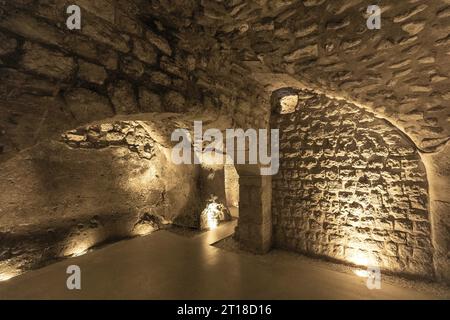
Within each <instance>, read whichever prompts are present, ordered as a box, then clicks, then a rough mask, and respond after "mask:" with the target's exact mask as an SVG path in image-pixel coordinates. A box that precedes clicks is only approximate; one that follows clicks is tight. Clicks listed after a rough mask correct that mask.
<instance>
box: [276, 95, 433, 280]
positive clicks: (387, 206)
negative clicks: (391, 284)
mask: <svg viewBox="0 0 450 320" xmlns="http://www.w3.org/2000/svg"><path fill="white" fill-rule="evenodd" d="M298 95H299V104H298V106H297V110H296V111H295V112H294V113H289V114H281V115H275V116H274V117H273V119H272V121H273V123H272V126H273V127H276V128H279V129H280V135H281V137H280V158H281V159H280V172H279V174H278V175H277V176H275V177H274V180H273V197H272V199H273V204H272V210H273V219H274V222H273V223H274V242H275V245H276V246H277V247H282V248H288V249H293V250H296V251H299V252H305V253H308V254H313V255H320V256H326V257H329V258H333V259H337V260H343V261H347V262H351V263H354V264H361V265H367V264H369V265H374V264H377V265H379V266H380V267H381V268H382V269H384V270H388V271H393V272H398V273H405V274H414V275H420V276H424V277H432V275H433V272H434V271H433V248H432V244H431V228H430V217H429V200H428V182H427V176H426V171H425V167H424V165H423V163H422V161H421V158H420V156H419V154H418V151H417V149H416V148H415V146H414V144H413V143H412V142H411V141H410V140H408V139H407V138H406V137H405V135H404V134H403V133H402V132H401V131H400V130H398V129H397V128H395V127H394V126H392V125H391V124H390V123H388V122H386V121H385V120H383V119H380V118H377V117H375V116H374V115H373V114H372V113H370V112H367V111H365V110H363V109H361V108H359V107H357V106H355V105H352V104H349V103H346V102H345V101H339V100H333V99H329V98H327V97H326V96H324V95H318V94H315V93H313V92H312V91H311V92H309V91H300V92H299V94H298Z"/></svg>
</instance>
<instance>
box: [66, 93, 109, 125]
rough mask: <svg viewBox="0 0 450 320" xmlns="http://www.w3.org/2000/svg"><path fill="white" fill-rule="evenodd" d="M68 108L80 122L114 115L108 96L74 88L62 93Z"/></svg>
mask: <svg viewBox="0 0 450 320" xmlns="http://www.w3.org/2000/svg"><path fill="white" fill-rule="evenodd" d="M64 98H65V100H66V103H67V105H68V107H69V110H70V111H71V113H72V114H73V116H74V117H75V119H77V120H78V121H79V122H80V123H87V122H91V121H94V120H100V119H105V118H109V117H111V116H113V115H114V112H113V110H112V108H111V105H110V103H109V101H108V98H106V97H104V96H101V95H99V94H98V93H95V92H93V91H90V90H87V89H83V88H76V89H72V90H70V91H68V92H66V94H65V95H64Z"/></svg>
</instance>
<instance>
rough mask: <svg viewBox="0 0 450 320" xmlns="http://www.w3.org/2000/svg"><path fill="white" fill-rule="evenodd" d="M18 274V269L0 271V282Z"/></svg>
mask: <svg viewBox="0 0 450 320" xmlns="http://www.w3.org/2000/svg"><path fill="white" fill-rule="evenodd" d="M19 274H20V272H19V271H7V272H2V273H0V282H3V281H8V280H9V279H12V278H14V277H17V276H18V275H19Z"/></svg>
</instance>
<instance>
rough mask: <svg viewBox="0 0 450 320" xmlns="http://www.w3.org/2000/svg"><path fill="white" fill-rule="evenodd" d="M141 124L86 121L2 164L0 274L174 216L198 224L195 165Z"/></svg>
mask: <svg viewBox="0 0 450 320" xmlns="http://www.w3.org/2000/svg"><path fill="white" fill-rule="evenodd" d="M145 125H149V123H148V122H136V121H114V122H103V123H99V124H95V125H89V126H87V127H82V128H79V129H76V130H71V131H69V132H67V133H65V134H64V135H63V136H62V142H57V141H53V142H50V143H42V144H40V145H38V146H36V147H34V148H31V149H28V150H26V151H23V152H22V153H20V155H19V156H16V157H14V158H12V159H10V160H7V161H6V162H4V164H3V165H2V170H1V173H0V188H1V190H2V192H1V193H0V203H1V204H2V206H1V208H0V240H1V241H0V276H2V277H3V276H4V275H8V274H18V273H21V272H23V271H25V270H28V269H30V268H35V267H39V266H41V265H42V264H45V263H47V262H48V261H51V260H54V259H58V258H63V257H67V256H71V255H77V254H80V253H82V252H84V251H85V250H88V249H90V248H91V247H94V246H96V245H99V244H101V243H104V242H108V241H114V240H118V239H122V238H128V237H133V236H139V235H145V234H148V233H150V232H152V231H154V230H157V229H159V228H160V227H163V226H164V225H166V224H169V223H173V222H174V220H177V219H178V220H183V221H194V222H197V223H198V219H199V215H200V212H201V210H202V207H201V201H200V200H199V199H201V195H200V193H199V189H198V180H199V168H198V166H194V165H184V166H176V165H174V164H173V163H172V162H171V159H170V154H171V153H170V152H171V151H170V148H168V147H165V146H164V145H162V144H161V143H160V142H159V141H158V138H157V137H155V136H152V134H151V132H149V131H148V130H146V128H145ZM174 176H176V177H177V179H173V177H174ZM183 217H185V218H183ZM191 226H195V225H191Z"/></svg>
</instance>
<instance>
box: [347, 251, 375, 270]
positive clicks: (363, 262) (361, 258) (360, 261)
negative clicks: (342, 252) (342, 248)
mask: <svg viewBox="0 0 450 320" xmlns="http://www.w3.org/2000/svg"><path fill="white" fill-rule="evenodd" d="M347 260H348V261H349V262H351V263H353V264H355V265H357V266H365V267H367V266H375V265H377V262H376V260H375V259H374V258H373V257H372V256H371V255H370V254H368V253H367V252H365V251H359V250H358V251H356V252H353V253H351V254H350V255H348V256H347Z"/></svg>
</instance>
